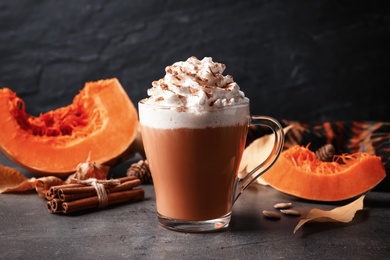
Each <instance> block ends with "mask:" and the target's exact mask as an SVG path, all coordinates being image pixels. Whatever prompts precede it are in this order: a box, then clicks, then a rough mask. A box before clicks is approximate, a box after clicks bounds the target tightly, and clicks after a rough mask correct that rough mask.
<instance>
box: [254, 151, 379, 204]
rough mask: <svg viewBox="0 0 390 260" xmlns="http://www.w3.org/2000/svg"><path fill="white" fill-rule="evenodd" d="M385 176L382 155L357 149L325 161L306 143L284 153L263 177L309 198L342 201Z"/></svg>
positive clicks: (301, 196)
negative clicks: (356, 151) (353, 152)
mask: <svg viewBox="0 0 390 260" xmlns="http://www.w3.org/2000/svg"><path fill="white" fill-rule="evenodd" d="M385 176H386V170H385V168H384V166H383V163H382V161H381V159H380V157H378V156H375V155H369V154H367V153H363V152H358V153H355V154H344V155H340V156H335V157H334V159H333V161H332V162H323V161H321V160H319V159H317V158H316V156H315V153H313V152H312V151H310V150H309V149H308V148H307V147H302V146H298V145H296V146H293V147H290V148H289V149H287V150H285V151H284V152H282V153H281V155H280V157H279V158H278V160H277V161H276V162H275V164H274V165H273V166H272V168H270V169H269V170H268V171H267V172H266V173H264V174H263V175H262V179H263V180H264V181H266V182H267V183H268V184H269V185H270V186H272V187H273V188H275V189H277V190H279V191H281V192H284V193H287V194H290V195H293V196H296V197H299V198H304V199H308V200H316V201H340V200H345V199H350V198H353V197H356V196H358V195H360V194H363V193H364V192H367V191H369V190H371V189H372V188H373V187H375V186H376V185H377V184H378V183H380V182H381V181H382V180H383V179H384V178H385Z"/></svg>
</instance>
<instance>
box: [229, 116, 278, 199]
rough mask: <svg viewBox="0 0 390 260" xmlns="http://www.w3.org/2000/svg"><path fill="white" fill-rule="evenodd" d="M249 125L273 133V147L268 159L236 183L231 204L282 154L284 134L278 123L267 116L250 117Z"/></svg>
mask: <svg viewBox="0 0 390 260" xmlns="http://www.w3.org/2000/svg"><path fill="white" fill-rule="evenodd" d="M249 124H250V125H265V126H267V127H269V128H271V130H272V131H273V133H274V137H275V140H274V146H273V148H272V151H271V153H270V154H269V155H268V157H267V158H266V159H265V160H264V161H263V162H262V163H261V164H259V165H258V166H257V167H255V168H254V169H253V170H252V171H251V172H249V173H248V174H247V175H246V176H245V177H244V178H241V179H240V178H239V179H238V180H237V182H236V189H235V193H234V194H235V196H234V199H233V202H235V201H236V200H237V198H238V197H239V196H240V195H241V194H242V193H243V192H244V191H245V190H246V188H248V187H249V185H251V184H252V183H253V182H254V181H255V180H256V179H257V178H259V177H260V176H261V175H262V174H263V173H264V172H266V171H267V170H268V169H269V168H271V166H272V165H273V164H274V163H275V161H276V159H278V157H279V155H280V153H281V152H282V149H283V145H284V132H283V128H282V126H281V125H280V123H279V122H278V121H277V120H276V119H274V118H272V117H269V116H250V118H249ZM255 173H256V174H255Z"/></svg>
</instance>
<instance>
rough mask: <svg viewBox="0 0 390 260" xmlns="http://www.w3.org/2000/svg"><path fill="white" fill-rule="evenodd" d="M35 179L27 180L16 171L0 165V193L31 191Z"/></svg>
mask: <svg viewBox="0 0 390 260" xmlns="http://www.w3.org/2000/svg"><path fill="white" fill-rule="evenodd" d="M35 180H36V179H35V178H31V179H28V178H27V177H26V176H24V175H23V174H22V173H21V172H19V171H18V170H16V169H14V168H12V167H7V166H4V165H1V164H0V193H11V192H21V191H28V190H32V189H34V187H35Z"/></svg>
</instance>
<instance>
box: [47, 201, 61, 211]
mask: <svg viewBox="0 0 390 260" xmlns="http://www.w3.org/2000/svg"><path fill="white" fill-rule="evenodd" d="M47 209H48V210H49V212H50V213H57V212H61V211H62V201H60V200H59V199H52V200H50V201H48V202H47Z"/></svg>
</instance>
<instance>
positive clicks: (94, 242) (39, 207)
mask: <svg viewBox="0 0 390 260" xmlns="http://www.w3.org/2000/svg"><path fill="white" fill-rule="evenodd" d="M0 163H2V164H8V165H9V164H10V163H9V162H8V161H7V160H6V159H5V158H4V157H2V156H0ZM124 167H125V165H124V166H122V169H119V168H118V169H115V170H116V171H118V172H120V171H123V168H124ZM142 187H143V188H144V189H145V200H144V201H142V202H138V203H134V204H125V205H120V206H115V207H110V208H108V209H105V210H99V211H92V212H88V213H84V214H76V215H70V216H67V215H57V214H51V213H49V212H48V211H47V210H46V202H45V201H44V200H43V199H41V198H39V197H38V195H37V194H36V193H35V192H31V193H28V194H1V195H0V259H49V258H50V259H53V258H55V259H386V258H387V259H389V256H390V193H379V192H371V193H369V194H368V195H367V196H366V198H365V201H364V210H362V211H359V212H357V214H356V216H355V218H354V219H353V221H352V222H351V223H348V224H341V223H311V224H306V225H305V226H303V228H302V229H300V230H299V231H298V232H297V233H295V234H294V233H293V229H294V227H295V225H296V224H297V223H298V221H299V217H288V216H282V219H281V220H278V221H272V220H268V219H265V218H264V217H263V216H262V213H261V212H262V210H263V209H271V210H272V206H273V205H274V203H276V202H281V201H290V202H292V203H293V205H294V208H295V209H297V210H299V211H300V212H302V213H304V212H306V211H307V210H309V209H311V208H313V207H317V208H322V209H331V208H333V207H335V206H340V205H344V204H345V203H333V204H329V203H313V202H309V201H305V200H300V199H296V198H294V197H291V196H288V195H285V194H282V193H280V192H278V191H276V190H274V189H272V188H271V187H265V186H260V185H257V184H256V185H252V186H251V187H250V188H249V189H248V190H247V191H246V192H245V193H244V194H243V195H242V196H241V197H240V198H239V200H238V201H237V202H236V204H235V205H234V210H233V216H232V222H231V225H230V227H229V228H228V229H227V230H225V231H222V232H214V233H204V234H192V233H179V232H174V231H170V230H167V229H165V228H163V227H161V226H160V225H159V224H158V223H157V217H156V209H155V206H156V203H155V196H154V189H153V186H152V185H143V186H142Z"/></svg>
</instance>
